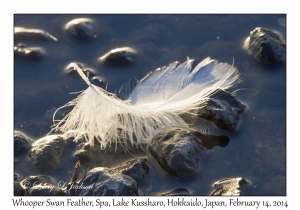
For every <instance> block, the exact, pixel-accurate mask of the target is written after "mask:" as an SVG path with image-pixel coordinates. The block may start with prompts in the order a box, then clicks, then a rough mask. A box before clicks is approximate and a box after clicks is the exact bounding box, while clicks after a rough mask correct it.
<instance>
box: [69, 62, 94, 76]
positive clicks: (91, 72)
mask: <svg viewBox="0 0 300 210" xmlns="http://www.w3.org/2000/svg"><path fill="white" fill-rule="evenodd" d="M75 64H76V65H77V66H78V67H79V68H80V69H81V70H82V71H83V72H84V73H85V74H86V75H87V77H89V76H90V75H95V74H97V72H96V70H95V69H92V68H86V67H85V66H84V64H83V63H78V62H72V63H70V64H68V65H67V66H66V67H65V69H64V73H65V74H68V75H72V76H74V75H76V76H79V75H78V72H77V70H76V69H75V68H74V65H75Z"/></svg>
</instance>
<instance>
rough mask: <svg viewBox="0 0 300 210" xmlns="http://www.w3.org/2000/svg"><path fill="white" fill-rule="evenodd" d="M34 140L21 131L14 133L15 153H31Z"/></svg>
mask: <svg viewBox="0 0 300 210" xmlns="http://www.w3.org/2000/svg"><path fill="white" fill-rule="evenodd" d="M32 142H33V140H32V139H31V138H30V137H28V136H27V135H26V134H24V133H22V132H21V131H14V152H15V153H16V154H20V153H24V152H26V151H29V150H30V148H31V143H32Z"/></svg>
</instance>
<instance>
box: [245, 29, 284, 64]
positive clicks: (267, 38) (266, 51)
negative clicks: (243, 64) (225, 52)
mask: <svg viewBox="0 0 300 210" xmlns="http://www.w3.org/2000/svg"><path fill="white" fill-rule="evenodd" d="M244 48H245V49H246V50H247V51H248V53H249V54H250V55H252V56H253V57H254V58H255V59H256V60H257V61H259V62H260V63H263V64H279V63H283V62H285V61H286V45H285V42H284V40H283V38H282V35H281V34H280V33H279V32H277V31H274V30H271V29H268V28H260V27H258V28H255V29H254V30H253V31H251V32H250V36H249V37H248V38H247V39H246V40H245V42H244Z"/></svg>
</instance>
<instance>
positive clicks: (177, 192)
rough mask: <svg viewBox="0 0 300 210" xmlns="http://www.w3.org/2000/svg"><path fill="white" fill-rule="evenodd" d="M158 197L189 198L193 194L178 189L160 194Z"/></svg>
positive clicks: (183, 189)
mask: <svg viewBox="0 0 300 210" xmlns="http://www.w3.org/2000/svg"><path fill="white" fill-rule="evenodd" d="M157 195H158V196H187V195H191V192H190V191H189V190H187V189H185V188H178V189H175V190H172V191H169V192H163V193H158V194H157Z"/></svg>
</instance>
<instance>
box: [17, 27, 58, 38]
mask: <svg viewBox="0 0 300 210" xmlns="http://www.w3.org/2000/svg"><path fill="white" fill-rule="evenodd" d="M14 37H15V39H17V40H26V39H35V40H36V39H44V40H48V39H52V40H54V41H57V38H56V37H54V36H53V35H51V34H49V33H48V32H46V31H43V30H41V29H29V28H23V27H15V28H14Z"/></svg>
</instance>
